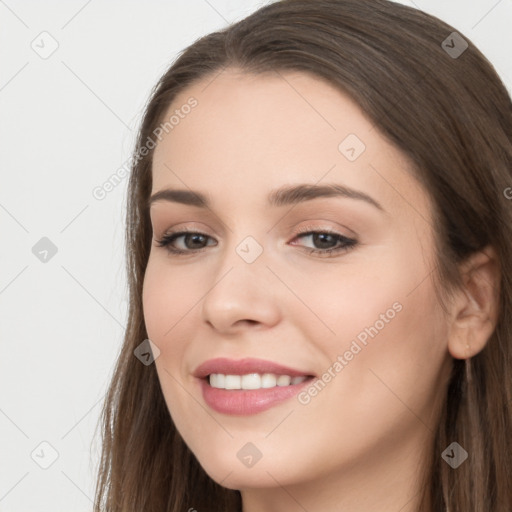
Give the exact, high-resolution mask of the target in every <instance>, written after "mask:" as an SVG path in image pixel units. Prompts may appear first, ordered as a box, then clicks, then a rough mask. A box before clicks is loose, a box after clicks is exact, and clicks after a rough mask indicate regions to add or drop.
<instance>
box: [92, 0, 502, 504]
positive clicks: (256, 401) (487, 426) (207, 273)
mask: <svg viewBox="0 0 512 512" xmlns="http://www.w3.org/2000/svg"><path fill="white" fill-rule="evenodd" d="M511 140H512V106H511V101H510V97H509V95H508V93H507V91H506V89H505V87H504V86H503V84H502V83H501V81H500V79H499V77H498V75H497V74H496V72H495V71H494V69H493V67H492V66H491V64H490V63H489V62H488V61H487V60H486V59H485V57H484V56H483V55H482V54H481V53H480V52H479V51H478V50H477V49H476V48H475V47H474V45H473V44H471V42H470V41H469V40H468V39H467V38H466V37H465V36H463V35H461V34H458V33H456V31H455V30H454V29H453V28H452V27H450V26H448V25H447V24H445V23H443V22H441V21H439V20H437V19H435V18H433V17H432V16H429V15H426V14H424V13H422V12H421V11H418V10H414V9H411V8H408V7H405V6H402V5H398V4H395V3H391V2H388V1H385V0H371V1H370V0H368V1H361V0H316V1H311V0H283V1H280V2H276V3H274V4H271V5H268V6H265V7H263V8H261V9H260V10H259V11H257V12H255V13H254V14H252V15H251V16H249V17H247V18H246V19H244V20H242V21H240V22H238V23H236V24H234V25H232V26H230V27H228V28H227V29H225V30H223V31H220V32H216V33H213V34H210V35H208V36H206V37H203V38H201V39H200V40H198V41H196V42H195V43H194V44H193V45H191V46H190V47H189V48H187V49H186V50H185V51H184V52H183V53H182V54H181V55H180V57H179V58H178V59H177V60H176V62H175V63H174V64H173V65H172V66H171V67H170V69H169V70H168V71H167V72H166V73H165V74H164V76H163V77H162V78H161V79H160V81H159V83H158V84H157V85H156V87H155V89H154V91H153V93H152V95H151V98H150V101H149V103H148V105H147V107H146V111H145V116H144V119H143V122H142V125H141V128H140V133H139V137H138V142H137V147H136V149H135V154H134V156H135V158H134V164H133V169H132V174H131V177H130V183H129V200H128V213H127V231H126V234H127V240H126V242H127V245H126V249H127V254H128V272H129V283H130V309H129V318H128V328H127V331H126V337H125V342H124V345H123V350H122V353H121V356H120V358H119V361H118V365H117V368H116V371H115V374H114V377H113V381H112V384H111V387H110V391H109V394H108V397H107V400H106V403H105V406H104V410H103V454H102V461H101V468H100V473H99V479H98V488H97V495H96V508H95V510H97V511H99V510H108V511H123V512H125V511H140V510H144V511H163V510H166V511H178V510H197V511H202V510H208V511H238V510H243V511H244V512H255V511H261V510H266V511H273V510H276V511H277V510H286V511H296V510H297V511H299V510H301V511H302V510H307V511H313V510H323V511H330V510H350V511H351V512H358V511H365V512H372V511H398V510H400V511H401V512H412V511H422V512H423V511H426V512H438V511H450V512H462V511H464V512H476V511H493V512H509V511H510V510H512V489H511V484H510V473H511V471H512V450H511V445H510V442H509V438H510V433H511V427H512V414H511V410H512V409H511V405H512V402H511V400H512V376H511V369H512V361H511V348H512V347H511V340H512V315H511V303H512V288H511V287H512V283H511V276H512V267H511V265H512V258H511V255H512V213H511V210H512V203H511V202H510V197H511V196H512V194H510V190H512V189H511V188H510V187H511V186H512V171H511V169H512V143H511ZM507 191H509V192H508V193H507ZM149 340H151V341H149Z"/></svg>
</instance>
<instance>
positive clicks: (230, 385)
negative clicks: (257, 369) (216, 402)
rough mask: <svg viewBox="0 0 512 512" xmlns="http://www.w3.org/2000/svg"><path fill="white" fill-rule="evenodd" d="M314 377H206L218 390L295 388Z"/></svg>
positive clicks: (274, 375) (221, 374)
mask: <svg viewBox="0 0 512 512" xmlns="http://www.w3.org/2000/svg"><path fill="white" fill-rule="evenodd" d="M309 378H313V376H312V375H298V376H294V377H292V376H291V375H277V374H275V373H263V374H260V373H246V374H244V375H229V374H228V375H226V374H224V373H211V374H210V375H208V377H206V380H207V381H208V384H209V385H210V386H211V387H212V388H217V389H270V388H275V387H277V386H281V387H283V386H295V385H296V384H300V383H301V382H304V381H305V380H307V379H309Z"/></svg>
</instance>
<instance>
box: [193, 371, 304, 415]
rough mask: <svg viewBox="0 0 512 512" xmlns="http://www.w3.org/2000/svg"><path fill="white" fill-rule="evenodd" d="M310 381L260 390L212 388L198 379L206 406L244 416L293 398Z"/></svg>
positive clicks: (206, 381) (206, 382) (225, 412)
mask: <svg viewBox="0 0 512 512" xmlns="http://www.w3.org/2000/svg"><path fill="white" fill-rule="evenodd" d="M311 381H312V378H308V379H306V380H305V381H303V382H301V383H299V384H293V385H289V386H275V387H273V388H262V389H220V388H213V387H212V386H210V384H209V383H208V380H207V379H200V385H201V391H202V393H203V398H204V401H205V402H206V404H207V405H208V406H209V407H210V408H211V409H213V410H214V411H217V412H220V413H223V414H234V415H240V416H246V415H250V414H257V413H259V412H262V411H266V410H267V409H270V408H271V407H274V406H276V405H278V404H280V403H282V402H284V401H285V400H288V399H289V398H291V397H293V396H295V395H296V394H297V393H298V392H299V391H300V390H301V389H302V388H303V387H304V386H307V385H309V384H310V382H311Z"/></svg>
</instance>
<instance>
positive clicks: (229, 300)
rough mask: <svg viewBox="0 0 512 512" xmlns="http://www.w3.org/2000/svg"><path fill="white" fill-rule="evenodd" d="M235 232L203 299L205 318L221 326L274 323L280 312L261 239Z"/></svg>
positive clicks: (218, 326)
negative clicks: (271, 284)
mask: <svg viewBox="0 0 512 512" xmlns="http://www.w3.org/2000/svg"><path fill="white" fill-rule="evenodd" d="M236 237H237V234H236V233H235V232H234V231H232V232H231V240H230V241H228V243H227V245H226V247H225V251H223V252H222V253H221V256H219V258H220V259H221V261H219V263H218V267H217V272H216V273H215V276H214V278H213V280H212V283H211V287H210V289H209V291H208V292H207V293H206V296H205V298H204V301H203V317H204V320H205V321H208V322H209V323H211V324H212V325H213V326H215V327H217V328H218V329H228V328H229V327H230V326H232V325H233V324H235V323H236V322H237V321H239V320H245V321H251V322H258V323H274V322H275V321H276V320H277V317H278V315H279V313H278V305H277V301H276V300H275V294H274V293H273V292H272V290H273V288H270V287H269V284H268V282H269V278H270V279H271V278H272V273H271V272H270V271H269V269H268V268H267V263H268V259H267V257H266V252H265V250H264V247H263V241H262V242H260V241H258V240H257V239H256V237H255V236H253V235H246V236H245V237H242V238H241V239H240V237H238V240H237V239H236Z"/></svg>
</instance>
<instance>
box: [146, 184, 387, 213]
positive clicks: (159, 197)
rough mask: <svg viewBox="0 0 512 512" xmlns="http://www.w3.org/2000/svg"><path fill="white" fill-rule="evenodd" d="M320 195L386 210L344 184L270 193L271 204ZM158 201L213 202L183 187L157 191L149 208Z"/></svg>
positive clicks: (302, 186)
mask: <svg viewBox="0 0 512 512" xmlns="http://www.w3.org/2000/svg"><path fill="white" fill-rule="evenodd" d="M319 197H344V198H349V199H358V200H361V201H365V202H366V203H368V204H371V205H372V206H374V207H375V208H377V209H379V210H381V211H382V212H385V210H384V208H383V207H382V206H381V205H380V204H379V203H378V202H377V201H376V200H375V199H373V197H371V196H369V195H368V194H365V193H364V192H361V191H359V190H355V189H352V188H349V187H346V186H344V185H339V184H337V183H333V184H328V185H311V184H309V183H301V184H299V185H291V186H290V185H288V186H284V187H281V188H278V189H276V190H273V191H271V192H270V194H269V195H268V198H267V200H268V204H269V205H270V206H274V207H278V206H286V205H292V204H297V203H300V202H303V201H310V200H311V199H316V198H319ZM157 201H170V202H174V203H180V204H186V205H190V206H197V207H199V208H210V207H211V204H210V201H209V200H208V198H207V197H206V195H204V194H202V193H201V192H197V191H193V190H183V189H163V190H159V191H158V192H155V193H154V194H153V195H152V196H151V197H150V198H149V200H148V202H147V206H148V208H149V207H151V205H152V204H153V203H155V202H157Z"/></svg>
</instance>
